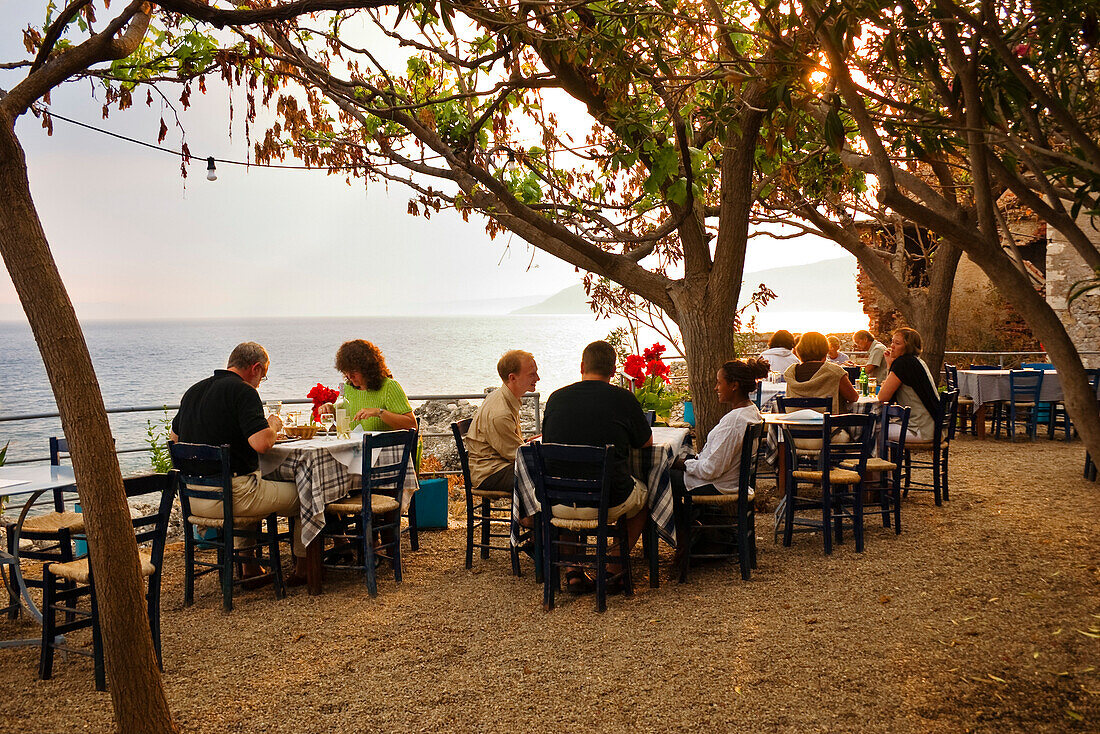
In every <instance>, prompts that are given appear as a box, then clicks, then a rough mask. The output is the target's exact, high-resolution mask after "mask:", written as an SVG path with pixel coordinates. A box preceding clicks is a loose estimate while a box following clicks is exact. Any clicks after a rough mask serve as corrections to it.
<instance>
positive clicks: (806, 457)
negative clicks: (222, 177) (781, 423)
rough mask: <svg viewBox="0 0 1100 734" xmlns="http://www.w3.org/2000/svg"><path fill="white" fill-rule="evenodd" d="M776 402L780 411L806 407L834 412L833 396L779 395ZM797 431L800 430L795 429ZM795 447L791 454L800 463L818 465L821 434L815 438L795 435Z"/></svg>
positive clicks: (785, 411) (811, 465) (819, 411)
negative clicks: (797, 396) (790, 396)
mask: <svg viewBox="0 0 1100 734" xmlns="http://www.w3.org/2000/svg"><path fill="white" fill-rule="evenodd" d="M775 404H776V407H777V408H779V412H780V413H791V412H794V411H796V410H806V409H809V410H816V411H817V412H818V413H832V412H833V399H832V398H789V397H787V396H786V395H779V396H777V397H776V399H775ZM795 433H796V434H797V433H800V432H799V431H795ZM794 449H795V450H794V452H793V453H792V454H789V456H793V457H794V458H795V459H796V460H797V462H798V463H799V464H800V465H802V466H805V467H806V468H811V469H812V468H814V467H815V466H817V457H818V454H819V453H820V451H821V439H820V436H817V437H815V438H808V437H806V436H801V435H798V436H795V443H794Z"/></svg>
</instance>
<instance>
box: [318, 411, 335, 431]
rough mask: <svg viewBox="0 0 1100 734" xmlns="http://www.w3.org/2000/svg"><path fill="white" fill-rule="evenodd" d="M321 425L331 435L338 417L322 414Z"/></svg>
mask: <svg viewBox="0 0 1100 734" xmlns="http://www.w3.org/2000/svg"><path fill="white" fill-rule="evenodd" d="M321 425H322V426H324V427H325V433H331V432H332V427H333V426H334V425H336V416H334V415H333V414H332V413H321Z"/></svg>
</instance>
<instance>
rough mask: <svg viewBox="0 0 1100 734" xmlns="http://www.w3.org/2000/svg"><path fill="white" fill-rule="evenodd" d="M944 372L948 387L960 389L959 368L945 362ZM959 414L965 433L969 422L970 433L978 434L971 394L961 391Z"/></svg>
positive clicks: (960, 426)
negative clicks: (964, 393)
mask: <svg viewBox="0 0 1100 734" xmlns="http://www.w3.org/2000/svg"><path fill="white" fill-rule="evenodd" d="M943 374H944V383H945V384H946V385H947V389H948V390H958V389H959V368H958V367H957V366H956V365H953V364H944V366H943ZM958 414H959V415H958V421H959V430H960V431H962V432H963V433H967V423H968V422H969V424H970V430H969V433H970V434H971V435H975V434H977V432H978V430H977V423H976V422H975V420H974V398H972V397H970V396H969V395H963V394H962V393H959V408H958Z"/></svg>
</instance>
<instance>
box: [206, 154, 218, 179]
mask: <svg viewBox="0 0 1100 734" xmlns="http://www.w3.org/2000/svg"><path fill="white" fill-rule="evenodd" d="M206 180H207V181H217V180H218V171H217V169H215V168H214V156H210V157H209V158H207V159H206Z"/></svg>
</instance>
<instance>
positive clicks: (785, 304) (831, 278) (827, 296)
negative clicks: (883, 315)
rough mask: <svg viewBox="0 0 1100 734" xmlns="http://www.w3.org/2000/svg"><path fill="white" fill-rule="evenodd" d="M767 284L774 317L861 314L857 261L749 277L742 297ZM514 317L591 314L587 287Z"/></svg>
mask: <svg viewBox="0 0 1100 734" xmlns="http://www.w3.org/2000/svg"><path fill="white" fill-rule="evenodd" d="M760 283H764V284H765V285H767V286H768V287H769V288H771V289H772V290H773V291H774V292H775V294H776V297H775V299H774V300H773V301H772V302H771V303H769V304H768V306H767V308H766V310H767V311H768V312H770V313H786V312H797V313H803V312H807V311H834V312H848V311H850V312H861V311H862V308H861V306H860V303H859V298H858V297H857V295H856V260H855V258H854V257H838V258H834V259H832V260H821V261H819V262H814V263H806V264H804V265H788V266H785V267H781V268H768V269H767V270H757V271H754V272H751V273H745V276H744V279H743V281H742V286H741V293H742V295H743V296H747V295H748V294H751V293H752V292H753V291H755V290H756V286H757V285H758V284H760ZM511 313H514V314H578V313H591V311H590V310H589V308H588V298H587V296H585V294H584V286H583V285H581V284H579V283H578V284H577V285H572V286H569V287H568V288H565V289H563V290H561V291H558V292H557V293H555V294H554V295H552V296H550V297H549V298H547V299H545V300H543V301H540V302H539V303H535V304H533V305H530V306H524V307H523V308H518V309H515V310H514V311H512V312H511Z"/></svg>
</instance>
